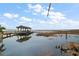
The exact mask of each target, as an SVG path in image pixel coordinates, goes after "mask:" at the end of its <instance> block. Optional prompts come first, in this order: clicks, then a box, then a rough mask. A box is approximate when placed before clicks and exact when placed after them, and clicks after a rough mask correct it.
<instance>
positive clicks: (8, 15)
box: [3, 13, 19, 19]
mask: <svg viewBox="0 0 79 59" xmlns="http://www.w3.org/2000/svg"><path fill="white" fill-rule="evenodd" d="M3 16H5V17H7V18H10V19H12V18H17V17H19V15H18V14H11V13H4V14H3Z"/></svg>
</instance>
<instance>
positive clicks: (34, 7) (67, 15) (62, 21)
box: [0, 3, 79, 30]
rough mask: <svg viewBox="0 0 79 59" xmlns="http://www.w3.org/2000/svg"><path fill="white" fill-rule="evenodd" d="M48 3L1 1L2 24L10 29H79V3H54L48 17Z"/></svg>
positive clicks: (0, 18)
mask: <svg viewBox="0 0 79 59" xmlns="http://www.w3.org/2000/svg"><path fill="white" fill-rule="evenodd" d="M47 9H48V3H33V4H32V3H31V4H30V3H1V4H0V24H1V25H2V26H4V27H6V28H9V29H15V28H16V26H19V25H24V26H30V27H32V29H50V30H51V29H79V12H78V11H79V4H77V3H74V4H72V3H71V4H70V3H52V6H51V10H50V12H49V16H48V17H47V16H46V15H47Z"/></svg>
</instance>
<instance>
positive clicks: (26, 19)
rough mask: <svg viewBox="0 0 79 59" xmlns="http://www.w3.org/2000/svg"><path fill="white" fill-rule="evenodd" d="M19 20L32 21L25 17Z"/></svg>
mask: <svg viewBox="0 0 79 59" xmlns="http://www.w3.org/2000/svg"><path fill="white" fill-rule="evenodd" d="M20 20H22V21H32V19H30V18H27V17H25V16H23V17H21V18H20Z"/></svg>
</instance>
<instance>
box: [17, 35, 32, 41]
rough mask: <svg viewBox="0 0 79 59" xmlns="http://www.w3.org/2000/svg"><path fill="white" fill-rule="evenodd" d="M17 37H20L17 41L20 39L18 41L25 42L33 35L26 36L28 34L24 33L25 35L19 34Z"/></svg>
mask: <svg viewBox="0 0 79 59" xmlns="http://www.w3.org/2000/svg"><path fill="white" fill-rule="evenodd" d="M17 37H18V39H17V40H16V41H18V42H24V41H27V40H29V39H30V38H31V36H26V35H23V36H20V35H19V36H17Z"/></svg>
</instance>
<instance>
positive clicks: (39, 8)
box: [28, 4, 43, 13]
mask: <svg viewBox="0 0 79 59" xmlns="http://www.w3.org/2000/svg"><path fill="white" fill-rule="evenodd" d="M28 8H29V9H31V10H32V11H34V12H36V13H40V12H42V10H43V7H42V6H41V5H40V4H36V5H32V4H28Z"/></svg>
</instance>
